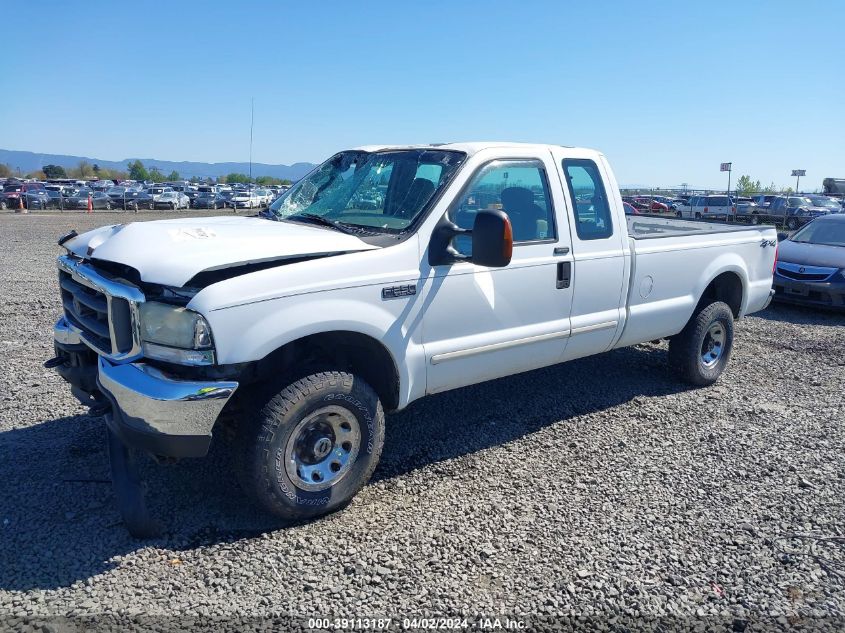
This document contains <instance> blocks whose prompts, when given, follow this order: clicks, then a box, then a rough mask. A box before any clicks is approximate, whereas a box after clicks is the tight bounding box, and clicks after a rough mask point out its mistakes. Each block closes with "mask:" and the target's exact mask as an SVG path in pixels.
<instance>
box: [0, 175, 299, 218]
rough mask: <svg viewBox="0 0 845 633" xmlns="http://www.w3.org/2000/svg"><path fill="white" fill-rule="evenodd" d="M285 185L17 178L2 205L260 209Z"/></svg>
mask: <svg viewBox="0 0 845 633" xmlns="http://www.w3.org/2000/svg"><path fill="white" fill-rule="evenodd" d="M284 190H285V189H284V188H282V187H273V188H270V187H267V188H251V189H249V188H246V187H243V188H223V187H220V186H217V185H199V186H193V187H192V186H188V185H180V184H176V185H152V186H147V187H141V186H138V185H135V184H126V185H114V183H112V186H111V187H109V188H107V189H102V188H100V189H95V188H93V187H78V186H76V185H72V184H49V183H48V184H45V183H41V182H25V183H21V182H14V183H10V184H7V185H5V186H4V188H3V192H2V194H0V209H21V208H23V209H39V210H41V209H73V210H76V209H88V208H89V201H90V207H91V208H92V209H127V210H134V211H139V210H141V209H150V210H152V209H171V210H174V211H176V210H179V209H190V208H195V209H225V208H232V209H259V208H262V207H266V206H269V205H270V204H271V203H272V202H273V201H274V200H275V199H276V198H277V197H278V196H279V195H281V193H282V192H283V191H284Z"/></svg>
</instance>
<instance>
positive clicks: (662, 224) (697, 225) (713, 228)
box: [626, 215, 760, 240]
mask: <svg viewBox="0 0 845 633" xmlns="http://www.w3.org/2000/svg"><path fill="white" fill-rule="evenodd" d="M626 219H627V220H628V235H629V236H630V237H631V238H633V239H635V240H644V239H652V238H661V237H685V236H691V235H712V234H716V233H736V232H739V231H749V230H750V231H758V230H759V229H760V227H759V226H752V225H747V226H746V225H741V224H723V223H721V222H718V223H717V222H701V221H699V220H679V219H677V218H654V217H648V216H641V217H638V216H636V215H629V216H626Z"/></svg>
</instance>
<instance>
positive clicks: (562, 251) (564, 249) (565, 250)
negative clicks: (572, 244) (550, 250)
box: [555, 246, 569, 255]
mask: <svg viewBox="0 0 845 633" xmlns="http://www.w3.org/2000/svg"><path fill="white" fill-rule="evenodd" d="M555 255H569V247H568V246H556V247H555Z"/></svg>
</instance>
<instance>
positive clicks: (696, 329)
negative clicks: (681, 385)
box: [669, 301, 734, 387]
mask: <svg viewBox="0 0 845 633" xmlns="http://www.w3.org/2000/svg"><path fill="white" fill-rule="evenodd" d="M733 340H734V316H733V312H731V309H730V307H729V306H728V304H726V303H724V302H722V301H716V302H714V303H711V304H709V305H707V306H704V307H702V308H700V309H699V310H698V312H696V313H695V314H693V316H692V318H691V319H690V320H689V322H688V323H687V325H686V327H684V329H683V330H681V333H680V334H676V335H675V336H673V337H672V338H670V339H669V364H670V365H672V366H673V367H674V368H675V370H676V371H678V373H679V374H680V375H681V377H682V378H683V379H684V380H685V381H686V382H688V383H690V384H693V385H697V386H700V387H703V386H707V385H712V384H713V383H714V382H716V381H717V380H718V379H719V376H721V374H722V372H723V371H724V370H725V367H726V366H727V364H728V360H729V359H730V356H731V350H732V349H733Z"/></svg>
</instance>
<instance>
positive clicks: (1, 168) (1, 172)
mask: <svg viewBox="0 0 845 633" xmlns="http://www.w3.org/2000/svg"><path fill="white" fill-rule="evenodd" d="M11 175H12V168H11V167H9V166H8V165H6V164H5V163H0V178H8V177H9V176H11Z"/></svg>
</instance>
